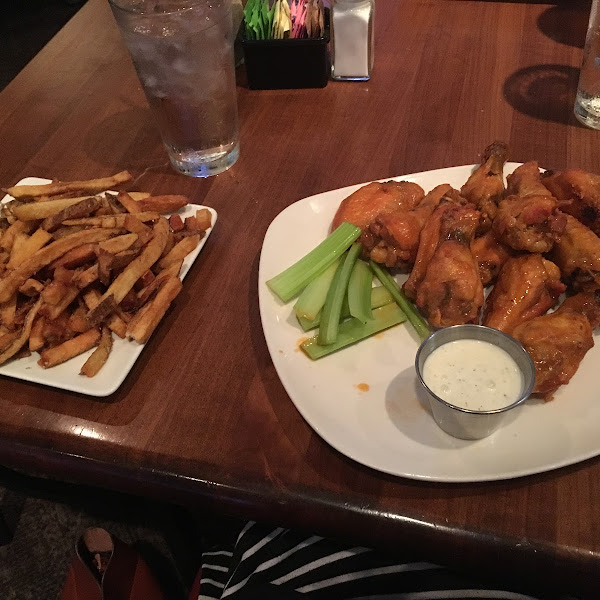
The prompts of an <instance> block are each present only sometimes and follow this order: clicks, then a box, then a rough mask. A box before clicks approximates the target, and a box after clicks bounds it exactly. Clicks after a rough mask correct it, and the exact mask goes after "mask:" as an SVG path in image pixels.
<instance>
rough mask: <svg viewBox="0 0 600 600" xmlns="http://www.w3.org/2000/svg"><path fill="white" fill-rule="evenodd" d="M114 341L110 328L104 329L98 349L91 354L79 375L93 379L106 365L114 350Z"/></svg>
mask: <svg viewBox="0 0 600 600" xmlns="http://www.w3.org/2000/svg"><path fill="white" fill-rule="evenodd" d="M112 344H113V339H112V333H111V331H110V329H109V328H108V327H103V328H102V335H101V336H100V343H99V344H98V347H97V348H96V349H95V350H94V351H93V352H92V353H91V354H90V356H89V357H88V359H87V360H86V361H85V362H84V363H83V366H82V367H81V370H80V371H79V373H80V374H81V375H85V376H86V377H93V376H94V375H96V374H97V373H98V371H100V369H101V368H102V367H103V366H104V365H105V364H106V361H107V360H108V357H109V355H110V351H111V349H112Z"/></svg>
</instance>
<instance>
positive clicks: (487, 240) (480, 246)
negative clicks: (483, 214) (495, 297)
mask: <svg viewBox="0 0 600 600" xmlns="http://www.w3.org/2000/svg"><path fill="white" fill-rule="evenodd" d="M471 252H472V253H473V256H474V257H475V260H476V261H477V264H478V266H479V276H480V277H481V283H482V285H483V286H484V287H485V286H488V285H491V284H492V283H494V282H495V281H496V278H497V277H498V273H500V269H501V268H502V265H503V264H504V263H505V262H506V261H507V260H508V259H509V258H510V257H511V256H513V255H514V250H513V249H512V248H510V247H509V246H507V245H506V244H503V243H502V242H499V241H498V240H497V239H496V235H495V234H494V232H493V231H491V230H490V231H488V232H487V233H485V234H484V235H482V236H480V237H477V238H474V239H473V241H472V242H471Z"/></svg>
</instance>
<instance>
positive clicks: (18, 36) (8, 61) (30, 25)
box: [0, 0, 85, 90]
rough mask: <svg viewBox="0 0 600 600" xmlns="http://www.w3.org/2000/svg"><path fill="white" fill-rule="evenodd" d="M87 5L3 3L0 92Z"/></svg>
mask: <svg viewBox="0 0 600 600" xmlns="http://www.w3.org/2000/svg"><path fill="white" fill-rule="evenodd" d="M83 4H85V0H16V1H15V0H12V1H5V2H3V3H2V19H1V21H0V34H1V39H2V52H1V53H0V90H2V89H4V88H5V87H6V85H7V84H8V83H10V81H11V80H12V79H13V78H14V77H15V75H17V74H18V73H19V71H21V69H22V68H23V67H24V66H25V65H26V64H27V63H28V62H29V61H30V60H31V59H32V58H33V57H34V56H35V55H36V54H37V53H38V52H39V51H40V50H41V49H42V48H43V47H44V46H45V45H46V43H47V42H48V41H49V40H50V39H51V38H52V37H53V36H54V35H55V34H56V33H57V32H58V30H59V29H61V27H62V26H63V25H64V24H65V23H66V22H67V21H68V20H69V19H70V18H71V17H72V16H73V15H74V14H75V13H76V12H77V11H78V10H79V9H80V8H81V7H82V6H83Z"/></svg>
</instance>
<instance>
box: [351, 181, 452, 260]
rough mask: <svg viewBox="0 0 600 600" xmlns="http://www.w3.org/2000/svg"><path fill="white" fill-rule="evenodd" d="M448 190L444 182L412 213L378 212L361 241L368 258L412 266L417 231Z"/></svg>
mask: <svg viewBox="0 0 600 600" xmlns="http://www.w3.org/2000/svg"><path fill="white" fill-rule="evenodd" d="M451 189H452V188H451V186H450V185H448V184H446V183H445V184H442V185H438V186H437V187H436V188H434V189H433V190H431V191H430V192H429V193H428V194H427V195H426V196H425V198H424V199H423V200H422V201H421V202H419V204H417V206H416V207H415V208H413V209H412V210H396V211H394V212H388V213H380V214H379V215H378V216H377V218H376V219H375V222H374V223H372V224H371V226H370V227H369V229H368V230H367V231H365V232H364V234H363V236H362V238H361V242H362V243H363V245H364V247H365V249H366V251H367V253H368V255H369V257H370V258H371V259H373V260H374V261H375V262H376V263H383V264H385V265H386V266H388V267H403V266H405V265H410V264H412V263H414V262H415V258H416V256H417V249H418V247H419V236H420V235H421V229H422V228H423V225H424V224H425V221H427V219H428V218H429V217H430V216H431V213H433V211H434V210H435V208H436V206H437V205H438V204H439V203H440V201H441V199H442V198H443V197H444V195H445V194H446V193H447V192H448V191H449V190H451Z"/></svg>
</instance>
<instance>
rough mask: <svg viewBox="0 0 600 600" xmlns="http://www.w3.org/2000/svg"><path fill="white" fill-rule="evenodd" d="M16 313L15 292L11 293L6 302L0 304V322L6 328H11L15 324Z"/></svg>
mask: <svg viewBox="0 0 600 600" xmlns="http://www.w3.org/2000/svg"><path fill="white" fill-rule="evenodd" d="M16 315H17V294H13V295H12V297H11V298H10V299H9V300H8V301H7V302H3V303H2V304H0V323H2V325H4V327H6V328H7V329H13V328H14V326H15V317H16Z"/></svg>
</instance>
